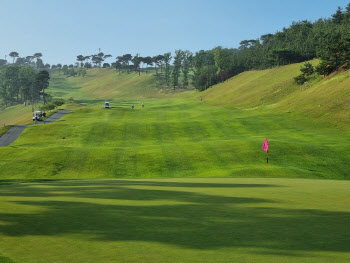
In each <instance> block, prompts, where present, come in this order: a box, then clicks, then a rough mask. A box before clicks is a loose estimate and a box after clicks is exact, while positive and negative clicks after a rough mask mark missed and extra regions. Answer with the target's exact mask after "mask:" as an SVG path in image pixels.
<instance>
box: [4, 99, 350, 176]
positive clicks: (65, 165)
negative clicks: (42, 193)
mask: <svg viewBox="0 0 350 263" xmlns="http://www.w3.org/2000/svg"><path fill="white" fill-rule="evenodd" d="M144 102H145V108H141V101H136V100H133V101H127V100H121V101H112V102H111V107H112V108H111V109H109V110H105V109H103V105H104V104H103V102H102V103H100V104H92V105H91V106H86V107H81V108H79V109H76V110H74V111H72V112H71V113H69V114H67V115H65V116H64V117H63V118H62V119H60V120H58V121H57V122H55V123H51V124H46V125H35V126H30V127H28V128H27V129H26V130H25V131H24V132H23V133H22V134H21V136H20V137H19V138H18V139H17V140H16V141H15V142H14V143H12V144H11V146H10V147H4V148H2V149H1V151H0V159H1V160H2V161H1V162H0V170H1V175H0V178H8V179H21V178H31V179H34V178H49V179H52V178H56V179H57V178H124V177H135V178H144V177H198V176H199V177H222V176H235V177H266V176H269V177H303V178H333V179H349V165H348V164H349V163H350V150H349V149H350V147H349V146H350V145H349V144H350V135H349V133H348V132H346V131H339V130H336V129H330V128H326V127H322V126H320V125H319V124H318V123H313V122H310V121H309V120H308V119H303V118H296V117H293V118H291V117H289V114H288V113H281V114H262V113H260V114H259V113H257V112H250V111H243V110H232V109H225V108H218V107H214V106H211V105H208V104H204V103H200V101H191V100H180V99H171V100H164V99H163V100H159V99H158V100H147V101H144ZM131 103H134V105H135V109H134V110H132V109H131ZM88 104H89V103H88ZM266 137H268V138H269V140H270V149H269V160H270V163H269V164H270V167H269V174H268V175H267V173H266V154H265V152H264V151H263V150H262V149H261V146H262V144H263V142H264V140H265V138H266Z"/></svg>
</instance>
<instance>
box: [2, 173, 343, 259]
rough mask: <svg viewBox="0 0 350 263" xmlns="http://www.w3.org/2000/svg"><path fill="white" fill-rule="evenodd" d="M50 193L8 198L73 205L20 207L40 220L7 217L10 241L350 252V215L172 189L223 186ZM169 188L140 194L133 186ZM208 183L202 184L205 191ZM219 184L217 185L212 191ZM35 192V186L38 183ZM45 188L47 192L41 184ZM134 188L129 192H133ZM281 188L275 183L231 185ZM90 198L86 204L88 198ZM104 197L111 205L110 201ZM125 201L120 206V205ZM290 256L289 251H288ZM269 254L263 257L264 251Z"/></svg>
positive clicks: (24, 189) (82, 188) (25, 190)
mask: <svg viewBox="0 0 350 263" xmlns="http://www.w3.org/2000/svg"><path fill="white" fill-rule="evenodd" d="M48 185H50V187H47V188H45V187H40V188H32V187H31V185H25V184H23V185H16V186H13V187H11V188H9V189H6V188H5V186H4V187H2V188H0V194H1V196H18V197H27V196H31V197H33V196H42V197H52V196H55V197H56V196H57V197H60V196H64V197H67V196H68V197H72V198H73V199H72V200H73V201H50V200H48V201H25V198H23V201H17V202H16V203H19V204H22V205H34V206H40V207H42V208H45V209H42V210H40V211H41V212H38V213H37V214H11V213H2V212H0V218H1V221H3V222H5V224H2V225H0V233H2V234H4V235H8V236H26V235H48V236H51V235H52V236H54V235H62V234H71V233H80V234H84V233H86V234H88V236H89V237H90V238H91V236H94V238H95V239H97V240H103V241H146V242H159V243H165V244H171V245H176V246H180V247H185V248H191V249H219V248H225V247H237V248H238V247H248V248H256V250H257V251H259V250H260V251H261V249H270V250H273V251H280V252H279V253H285V254H288V255H295V256H298V255H300V251H304V252H305V253H307V252H311V251H334V252H349V251H350V246H349V243H350V230H349V228H348V226H349V224H350V213H349V212H331V211H322V210H311V209H310V210H307V209H305V210H303V209H284V208H276V207H272V206H273V204H274V201H273V200H268V199H262V198H245V197H225V196H219V195H212V194H203V193H196V192H187V191H183V190H182V191H180V190H178V189H176V188H172V189H169V187H197V186H198V187H217V188H220V187H223V186H222V185H221V184H204V183H202V184H196V186H193V185H192V183H189V184H187V183H172V182H154V181H145V182H142V181H136V182H135V181H127V180H125V181H124V180H123V181H118V182H117V181H114V182H113V181H112V180H111V181H110V182H107V183H105V184H103V183H101V182H94V181H89V182H86V183H83V182H72V186H68V185H66V187H64V185H65V184H64V183H62V182H61V183H60V182H53V183H50V184H48ZM142 185H143V186H147V187H148V186H157V187H159V186H163V187H164V189H137V188H132V187H130V186H142ZM199 185H202V186H199ZM210 185H212V186H210ZM34 186H35V185H34ZM41 186H45V184H44V185H41ZM128 186H129V187H128ZM226 187H227V188H230V187H231V188H233V190H234V188H235V187H256V188H258V187H278V186H274V185H270V186H268V185H260V186H259V185H258V184H256V185H254V186H248V184H247V185H245V184H241V185H235V184H232V185H226ZM74 198H86V199H84V200H83V201H82V200H81V199H76V200H77V201H74ZM102 199H103V200H102ZM119 200H120V201H119ZM282 251H283V252H282ZM257 253H261V252H257Z"/></svg>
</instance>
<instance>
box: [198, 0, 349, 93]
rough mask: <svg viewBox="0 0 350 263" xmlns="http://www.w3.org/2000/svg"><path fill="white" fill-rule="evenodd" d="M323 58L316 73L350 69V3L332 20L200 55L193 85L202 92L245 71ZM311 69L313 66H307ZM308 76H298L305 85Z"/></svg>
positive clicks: (297, 24) (295, 25) (301, 25)
mask: <svg viewBox="0 0 350 263" xmlns="http://www.w3.org/2000/svg"><path fill="white" fill-rule="evenodd" d="M313 58H319V59H320V63H319V65H318V66H317V67H316V68H315V72H316V73H318V74H321V75H324V76H327V75H329V74H330V73H332V72H334V71H335V70H337V69H338V68H339V67H342V66H344V67H346V68H348V67H350V4H348V6H347V7H346V9H345V10H344V11H343V10H342V9H341V8H340V7H338V10H337V12H336V13H335V14H333V15H332V17H331V18H329V19H319V20H317V21H316V22H314V23H311V22H309V21H300V22H293V23H292V25H291V26H290V27H289V28H283V30H282V31H281V32H277V33H275V34H266V35H262V36H261V37H260V38H259V39H251V40H243V41H241V42H240V47H239V48H238V49H227V48H221V47H217V48H214V49H212V50H207V51H204V50H201V51H199V52H196V54H195V55H194V58H193V71H194V77H193V85H194V86H195V87H196V88H197V89H199V90H205V89H207V88H208V87H210V86H212V85H214V84H216V83H218V82H222V81H225V80H226V79H228V78H230V77H232V76H234V75H237V74H239V73H241V72H243V71H247V70H253V69H267V68H273V67H276V66H282V65H287V64H291V63H297V62H303V61H307V60H310V59H313ZM307 66H309V65H307ZM307 76H308V75H307V74H306V75H305V73H302V74H301V75H300V76H298V78H299V80H298V82H299V83H301V82H303V80H305V79H307Z"/></svg>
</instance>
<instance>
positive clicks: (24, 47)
mask: <svg viewBox="0 0 350 263" xmlns="http://www.w3.org/2000/svg"><path fill="white" fill-rule="evenodd" d="M349 2H350V0H332V1H329V0H328V1H326V0H318V1H314V0H312V1H311V0H293V1H292V0H265V1H263V0H260V1H259V0H245V1H244V0H231V1H229V0H172V1H168V0H163V1H161V0H147V1H141V0H133V1H126V0H125V1H122V0H114V1H111V0H99V1H97V0H84V1H82V0H26V1H25V0H11V1H10V0H0V10H1V15H0V36H1V38H0V58H4V56H5V55H7V54H9V53H10V52H11V51H17V52H19V54H20V56H28V55H32V54H34V53H36V52H41V53H43V55H44V56H43V60H44V63H50V64H57V63H61V64H70V63H74V62H75V58H76V56H77V55H80V54H81V55H91V54H96V53H97V52H98V49H99V48H101V50H102V51H103V52H104V53H105V54H111V55H113V58H114V57H116V56H119V55H122V54H125V53H131V54H133V55H134V54H136V53H140V54H141V56H147V55H150V56H153V55H157V54H163V53H165V52H169V51H171V52H173V51H174V50H175V49H184V50H185V49H187V50H190V51H193V52H195V51H198V50H200V49H211V48H213V47H215V46H223V47H230V48H231V47H238V46H239V42H240V41H241V40H244V39H256V38H259V36H261V35H263V34H266V33H275V32H276V31H278V30H282V28H283V27H288V26H289V25H290V24H291V23H292V22H293V21H299V20H305V19H307V20H310V21H315V20H317V19H318V18H328V17H330V16H331V15H332V14H333V13H334V12H335V11H336V9H337V7H338V6H341V7H343V8H344V7H345V6H346V5H347V4H348V3H349ZM8 60H9V59H8ZM109 62H112V59H110V60H109Z"/></svg>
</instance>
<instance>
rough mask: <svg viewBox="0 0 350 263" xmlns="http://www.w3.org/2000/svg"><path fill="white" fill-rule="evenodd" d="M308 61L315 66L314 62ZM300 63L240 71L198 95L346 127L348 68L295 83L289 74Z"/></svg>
mask: <svg viewBox="0 0 350 263" xmlns="http://www.w3.org/2000/svg"><path fill="white" fill-rule="evenodd" d="M311 63H312V64H314V65H316V64H317V61H311ZM302 64H303V63H300V64H293V65H288V66H284V67H279V68H274V69H269V70H262V71H248V72H244V73H242V74H240V75H238V76H236V77H233V78H231V79H230V80H228V81H226V82H225V83H221V84H218V85H216V86H214V87H212V88H210V89H208V90H207V91H205V92H204V93H203V95H202V96H203V98H204V99H205V101H207V102H209V103H211V104H215V105H222V106H228V107H234V108H239V109H250V110H255V111H256V112H259V114H260V113H265V112H268V113H274V112H277V113H282V112H288V113H291V115H292V116H294V115H298V116H304V117H307V118H309V119H310V120H314V121H315V120H320V121H322V122H323V123H327V124H328V125H332V126H341V127H346V128H347V129H349V128H350V90H349V88H348V87H349V86H350V74H349V71H344V72H338V73H335V74H333V75H331V76H328V77H326V78H324V79H322V78H320V79H319V80H313V81H310V82H309V83H306V84H304V85H302V86H299V85H296V84H295V83H294V81H293V77H295V76H297V75H299V74H300V70H299V69H300V66H301V65H302Z"/></svg>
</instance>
